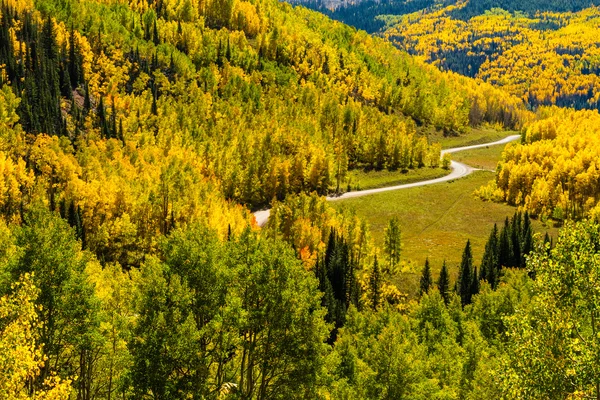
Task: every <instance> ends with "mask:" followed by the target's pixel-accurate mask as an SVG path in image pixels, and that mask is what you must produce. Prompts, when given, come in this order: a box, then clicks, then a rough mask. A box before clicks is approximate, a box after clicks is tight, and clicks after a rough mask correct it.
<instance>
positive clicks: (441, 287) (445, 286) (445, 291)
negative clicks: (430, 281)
mask: <svg viewBox="0 0 600 400" xmlns="http://www.w3.org/2000/svg"><path fill="white" fill-rule="evenodd" d="M437 288H438V291H439V292H440V295H441V296H442V298H443V299H444V303H445V304H446V305H448V302H449V301H450V275H449V274H448V267H446V260H444V263H443V264H442V269H441V270H440V277H439V279H438V281H437Z"/></svg>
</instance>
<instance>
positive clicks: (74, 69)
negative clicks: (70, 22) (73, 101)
mask: <svg viewBox="0 0 600 400" xmlns="http://www.w3.org/2000/svg"><path fill="white" fill-rule="evenodd" d="M80 63H81V56H80V55H79V49H78V47H77V43H76V40H75V30H74V29H73V27H71V32H70V34H69V77H70V78H71V87H72V88H77V86H79V83H80V82H81V74H82V72H81V71H82V69H81V66H80Z"/></svg>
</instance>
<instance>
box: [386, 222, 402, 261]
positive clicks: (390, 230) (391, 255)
mask: <svg viewBox="0 0 600 400" xmlns="http://www.w3.org/2000/svg"><path fill="white" fill-rule="evenodd" d="M400 247H401V243H400V222H399V221H398V218H396V217H393V218H392V219H390V222H389V223H388V226H387V229H386V230H385V239H384V249H385V253H386V254H387V256H388V262H389V266H390V268H392V269H393V268H394V267H395V266H396V265H397V264H398V263H399V262H400Z"/></svg>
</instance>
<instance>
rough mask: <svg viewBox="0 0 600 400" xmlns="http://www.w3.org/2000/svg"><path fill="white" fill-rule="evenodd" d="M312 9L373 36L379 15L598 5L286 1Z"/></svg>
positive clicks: (594, 0)
mask: <svg viewBox="0 0 600 400" xmlns="http://www.w3.org/2000/svg"><path fill="white" fill-rule="evenodd" d="M289 2H290V3H295V4H302V5H304V6H306V7H308V8H311V9H313V10H317V11H320V12H323V13H325V14H327V15H328V16H330V17H331V18H333V19H336V20H338V21H342V22H344V23H346V24H348V25H351V26H354V27H356V28H357V29H363V30H366V31H367V32H369V33H375V32H378V31H380V30H381V29H383V28H384V26H385V22H384V21H383V20H382V19H381V18H380V16H382V15H406V14H411V13H414V12H417V11H422V10H427V11H431V10H432V9H438V8H444V7H447V6H450V5H459V6H460V5H462V4H464V6H463V7H460V8H458V9H457V10H456V11H455V12H454V13H453V15H452V17H454V18H457V19H461V20H468V19H469V18H471V17H473V16H476V15H481V14H483V13H484V12H486V11H489V10H491V9H494V8H502V9H503V10H506V11H510V12H515V11H521V12H525V13H527V14H530V15H533V14H535V13H536V12H538V11H542V12H545V11H555V12H569V11H570V12H577V11H581V10H583V9H584V8H588V7H591V6H594V5H599V4H600V1H598V0H573V1H565V0H547V1H546V0H532V1H526V2H524V1H518V0H474V1H471V0H466V1H460V0H458V1H457V0H364V1H363V0H354V1H352V0H289Z"/></svg>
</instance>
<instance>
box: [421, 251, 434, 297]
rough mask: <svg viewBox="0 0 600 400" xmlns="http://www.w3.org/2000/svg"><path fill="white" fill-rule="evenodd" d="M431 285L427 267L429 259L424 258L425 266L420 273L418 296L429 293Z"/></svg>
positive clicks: (431, 280) (431, 281)
mask: <svg viewBox="0 0 600 400" xmlns="http://www.w3.org/2000/svg"><path fill="white" fill-rule="evenodd" d="M432 284H433V279H432V278H431V267H430V266H429V258H426V259H425V266H424V267H423V272H422V273H421V281H420V285H419V296H423V294H425V293H429V288H430V287H431V285H432Z"/></svg>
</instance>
